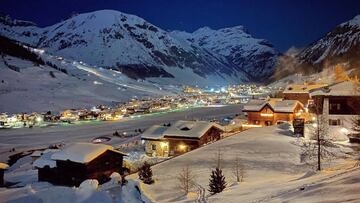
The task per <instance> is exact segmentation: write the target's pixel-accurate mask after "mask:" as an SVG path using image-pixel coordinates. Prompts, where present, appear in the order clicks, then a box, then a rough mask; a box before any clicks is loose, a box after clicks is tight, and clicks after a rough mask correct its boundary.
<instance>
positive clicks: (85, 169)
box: [38, 150, 123, 186]
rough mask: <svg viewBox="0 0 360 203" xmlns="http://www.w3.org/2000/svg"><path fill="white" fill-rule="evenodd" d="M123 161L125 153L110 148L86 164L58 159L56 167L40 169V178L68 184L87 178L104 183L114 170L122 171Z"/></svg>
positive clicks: (76, 184)
mask: <svg viewBox="0 0 360 203" xmlns="http://www.w3.org/2000/svg"><path fill="white" fill-rule="evenodd" d="M122 163H123V155H121V154H118V153H115V152H112V151H109V150H108V151H106V152H104V153H103V154H102V155H100V156H98V157H97V158H95V159H94V160H92V161H91V162H89V163H86V164H82V163H76V162H72V161H60V160H58V161H56V165H57V167H56V168H49V167H45V168H40V169H38V178H39V181H47V182H50V183H53V184H57V185H68V186H79V185H80V184H81V183H82V182H83V181H84V180H86V179H97V180H98V181H99V183H104V182H106V181H108V180H109V177H110V175H111V174H112V173H113V172H118V173H122V171H123V168H122Z"/></svg>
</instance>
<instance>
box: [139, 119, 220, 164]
mask: <svg viewBox="0 0 360 203" xmlns="http://www.w3.org/2000/svg"><path fill="white" fill-rule="evenodd" d="M222 132H223V130H222V127H221V126H220V125H218V124H216V123H213V122H207V121H177V122H175V123H174V124H173V125H170V126H160V125H154V126H152V127H150V128H149V129H147V130H146V131H145V132H144V133H143V134H142V135H141V139H142V140H143V142H144V144H145V152H146V154H147V155H149V156H163V157H167V156H174V155H179V154H183V153H185V152H188V151H191V150H194V149H196V148H198V147H200V146H202V145H205V144H207V143H210V142H213V141H216V140H219V139H220V138H221V133H222Z"/></svg>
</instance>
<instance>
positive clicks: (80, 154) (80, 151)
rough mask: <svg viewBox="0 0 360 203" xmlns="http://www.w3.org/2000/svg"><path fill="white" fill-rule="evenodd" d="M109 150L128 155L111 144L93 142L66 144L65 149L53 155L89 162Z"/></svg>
mask: <svg viewBox="0 0 360 203" xmlns="http://www.w3.org/2000/svg"><path fill="white" fill-rule="evenodd" d="M107 150H110V151H113V152H116V153H119V154H121V155H123V156H126V154H125V153H122V152H120V151H117V150H114V148H113V147H112V146H110V145H105V144H92V143H74V144H70V145H68V146H66V147H65V148H64V149H63V150H61V151H59V152H56V153H54V154H53V155H52V156H51V159H53V160H61V161H67V160H70V161H73V162H77V163H88V162H90V161H92V160H94V159H95V158H96V157H98V156H100V155H101V154H103V153H104V152H106V151H107Z"/></svg>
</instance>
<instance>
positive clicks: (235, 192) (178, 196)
mask: <svg viewBox="0 0 360 203" xmlns="http://www.w3.org/2000/svg"><path fill="white" fill-rule="evenodd" d="M291 134H292V133H291V132H289V130H288V129H287V128H279V127H278V126H272V127H264V128H254V129H250V130H248V131H244V132H242V133H240V134H237V135H235V136H232V137H229V138H226V139H223V140H220V141H218V142H216V143H214V144H211V145H208V146H205V147H202V148H199V149H197V150H194V151H191V152H189V153H187V154H185V155H182V156H179V157H176V158H174V159H171V160H169V161H165V162H163V163H161V164H158V165H156V166H154V167H153V168H152V169H153V173H154V179H155V184H153V185H145V186H144V187H143V191H144V193H145V194H146V195H147V196H148V197H149V198H150V199H153V200H154V201H156V202H194V200H195V199H196V198H197V195H196V192H197V191H198V189H194V191H193V193H191V194H190V195H188V196H184V195H183V193H182V192H181V190H180V189H179V188H178V186H177V185H178V183H177V180H176V176H177V174H178V173H179V172H180V170H181V169H182V168H183V167H185V166H189V168H190V170H192V171H193V174H194V175H195V177H196V179H195V181H196V183H197V184H198V185H200V186H201V187H203V188H206V189H207V188H208V183H209V177H210V172H211V169H212V168H214V167H215V164H216V162H215V160H216V159H215V157H216V153H217V151H218V150H219V149H220V151H221V154H222V158H223V161H222V167H223V172H224V173H225V176H226V181H227V186H228V187H227V188H226V189H225V191H224V192H223V193H220V194H218V195H214V196H207V199H208V201H209V202H227V203H228V202H234V203H235V202H332V201H333V202H339V201H342V200H344V201H349V202H359V201H360V195H359V194H358V191H359V189H360V182H359V179H358V178H357V177H352V176H353V175H355V176H358V175H359V174H360V168H352V167H353V166H354V164H353V162H352V161H351V158H350V155H348V152H351V151H352V150H351V149H349V148H348V147H340V148H338V149H337V155H338V158H334V160H332V162H327V164H326V167H327V169H326V170H324V171H323V172H320V173H316V172H314V171H313V169H314V168H313V166H312V165H309V164H305V163H301V162H300V153H301V148H300V147H299V146H298V144H297V143H298V142H299V140H298V138H294V137H291V136H290V135H291ZM236 156H238V157H239V158H240V159H241V160H242V163H243V164H244V165H245V170H246V175H245V178H244V182H242V183H239V184H238V183H236V181H235V177H234V176H233V175H232V170H231V169H232V167H233V163H234V160H235V158H236ZM339 164H340V165H341V164H342V165H343V167H340V168H341V169H340V168H339V169H336V167H338V166H339ZM132 178H134V179H136V178H137V175H133V176H132ZM301 188H304V189H303V190H302V189H301ZM337 189H341V190H340V191H341V192H340V193H339V192H336V193H334V191H336V190H337ZM206 194H207V195H208V194H209V193H208V192H206Z"/></svg>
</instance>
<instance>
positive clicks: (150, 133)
mask: <svg viewBox="0 0 360 203" xmlns="http://www.w3.org/2000/svg"><path fill="white" fill-rule="evenodd" d="M166 129H168V127H166V126H161V125H153V126H151V127H150V128H148V129H146V130H145V131H144V132H143V133H142V134H141V138H144V139H162V138H164V136H163V133H164V132H165V131H166Z"/></svg>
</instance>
